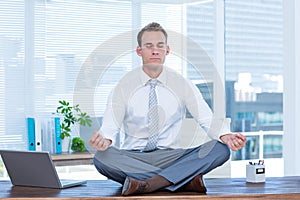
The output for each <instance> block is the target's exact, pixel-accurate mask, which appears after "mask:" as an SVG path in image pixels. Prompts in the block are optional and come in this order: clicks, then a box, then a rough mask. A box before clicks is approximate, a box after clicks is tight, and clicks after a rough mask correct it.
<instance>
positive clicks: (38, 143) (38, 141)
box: [34, 117, 42, 151]
mask: <svg viewBox="0 0 300 200" xmlns="http://www.w3.org/2000/svg"><path fill="white" fill-rule="evenodd" d="M34 120H35V122H34V125H35V134H34V135H35V150H36V151H42V127H41V120H40V119H39V118H38V117H35V118H34Z"/></svg>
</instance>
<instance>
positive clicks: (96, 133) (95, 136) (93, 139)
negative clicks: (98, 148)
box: [90, 131, 102, 143]
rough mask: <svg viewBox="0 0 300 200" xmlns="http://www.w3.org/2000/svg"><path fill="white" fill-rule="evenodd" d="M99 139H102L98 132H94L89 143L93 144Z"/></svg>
mask: <svg viewBox="0 0 300 200" xmlns="http://www.w3.org/2000/svg"><path fill="white" fill-rule="evenodd" d="M99 137H102V136H101V134H100V131H95V132H94V135H93V136H92V137H91V139H90V142H92V143H94V142H95V141H96V140H97V139H98V138H99Z"/></svg>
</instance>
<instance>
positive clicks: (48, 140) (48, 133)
mask: <svg viewBox="0 0 300 200" xmlns="http://www.w3.org/2000/svg"><path fill="white" fill-rule="evenodd" d="M41 126H42V128H41V135H42V150H43V151H48V152H49V153H50V154H53V153H55V148H54V147H55V142H54V139H55V136H54V120H53V118H52V117H51V118H48V117H47V118H44V119H43V120H42V122H41Z"/></svg>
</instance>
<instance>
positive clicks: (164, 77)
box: [140, 66, 167, 85]
mask: <svg viewBox="0 0 300 200" xmlns="http://www.w3.org/2000/svg"><path fill="white" fill-rule="evenodd" d="M140 77H141V81H142V84H143V85H146V84H147V83H148V81H149V80H150V79H151V77H149V76H148V74H146V73H145V72H144V70H143V68H142V67H141V68H140ZM157 80H158V82H159V83H160V84H163V85H165V84H166V82H167V75H166V69H165V66H163V70H162V72H161V73H160V75H159V76H158V77H157Z"/></svg>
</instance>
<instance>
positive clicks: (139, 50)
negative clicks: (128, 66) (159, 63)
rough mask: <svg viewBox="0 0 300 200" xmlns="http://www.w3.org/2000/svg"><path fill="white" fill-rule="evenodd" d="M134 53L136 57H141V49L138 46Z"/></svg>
mask: <svg viewBox="0 0 300 200" xmlns="http://www.w3.org/2000/svg"><path fill="white" fill-rule="evenodd" d="M135 51H136V54H137V55H138V56H141V55H142V48H141V47H140V46H137V47H136V49H135Z"/></svg>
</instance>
